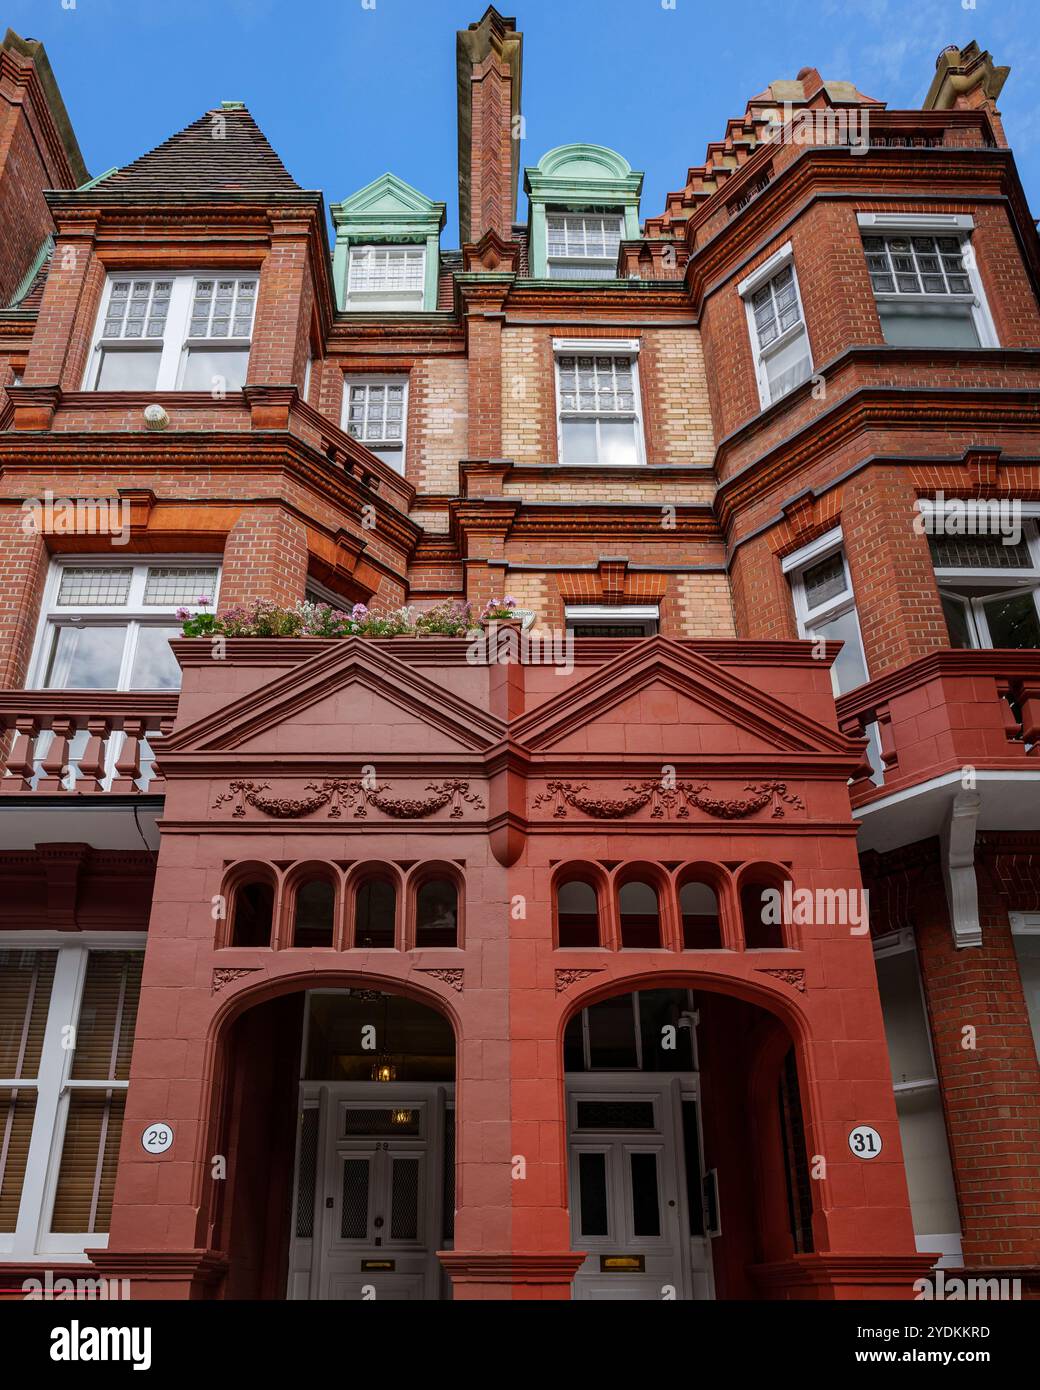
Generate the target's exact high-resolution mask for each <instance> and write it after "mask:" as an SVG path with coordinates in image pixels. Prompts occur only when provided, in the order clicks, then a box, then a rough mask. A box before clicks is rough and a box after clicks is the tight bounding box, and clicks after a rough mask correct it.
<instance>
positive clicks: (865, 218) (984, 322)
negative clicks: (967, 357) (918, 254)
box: [856, 212, 1000, 352]
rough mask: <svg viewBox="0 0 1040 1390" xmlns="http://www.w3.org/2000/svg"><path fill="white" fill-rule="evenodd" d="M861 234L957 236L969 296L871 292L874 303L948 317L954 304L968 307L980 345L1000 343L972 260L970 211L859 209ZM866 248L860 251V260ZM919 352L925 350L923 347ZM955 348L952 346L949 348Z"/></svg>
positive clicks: (858, 218)
mask: <svg viewBox="0 0 1040 1390" xmlns="http://www.w3.org/2000/svg"><path fill="white" fill-rule="evenodd" d="M856 222H857V224H858V225H859V230H860V235H861V236H880V237H883V236H935V237H940V236H948V237H957V238H958V240H959V241H960V243H961V247H962V251H963V252H964V253H965V254H964V256H963V259H964V272H965V274H966V275H967V277H968V281H969V283H970V285H971V299H970V301H969V299H968V297H967V296H966V295H949V294H900V293H898V292H893V293H888V292H887V291H883V292H882V293H880V294H879V293H878V292H877V291H876V290H875V291H874V299H875V301H876V302H877V303H878V304H901V305H906V304H922V305H930V306H932V307H934V308H937V309H939V310H944V309H945V310H946V311H947V313H948V314H949V316H950V317H953V316H955V315H954V312H953V311H954V310H955V308H956V307H960V308H961V309H963V308H965V307H968V306H969V305H970V308H971V318H972V323H973V324H974V326H975V332H976V334H977V335H978V339H979V347H980V348H996V347H999V346H1000V341H999V339H998V338H997V330H996V326H995V325H994V323H993V316H992V314H991V313H990V310H989V304H988V302H987V300H986V291H985V290H984V289H983V286H982V277H981V276H980V275H979V268H978V263H977V261H976V259H975V253H974V247H973V246H972V241H971V234H972V232H973V231H974V230H975V219H974V218H973V217H972V216H971V214H970V213H928V212H923V213H912V212H860V213H857V215H856ZM865 257H866V251H864V259H865ZM921 351H925V352H927V351H929V349H928V348H927V347H925V348H922V349H921ZM951 351H956V349H951Z"/></svg>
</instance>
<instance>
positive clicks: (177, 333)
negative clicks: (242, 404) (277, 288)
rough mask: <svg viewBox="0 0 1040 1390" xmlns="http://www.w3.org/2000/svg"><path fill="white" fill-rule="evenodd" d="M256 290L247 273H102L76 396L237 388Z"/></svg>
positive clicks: (241, 377) (220, 392)
mask: <svg viewBox="0 0 1040 1390" xmlns="http://www.w3.org/2000/svg"><path fill="white" fill-rule="evenodd" d="M257 285H258V277H257V275H256V274H255V273H253V274H238V273H232V274H223V275H220V274H197V275H182V274H177V275H173V274H165V275H164V274H128V275H110V276H109V277H108V280H107V282H106V284H105V290H104V294H103V296H102V302H101V312H100V313H99V315H98V322H97V327H96V330H95V333H94V341H93V344H92V350H91V354H90V358H89V360H88V364H87V371H86V376H85V378H84V382H83V387H84V390H95V391H208V392H211V393H212V394H213V395H214V396H216V397H218V398H219V397H220V396H222V395H223V394H224V393H225V392H227V391H238V390H240V389H241V388H242V386H243V385H244V384H245V379H246V369H247V366H248V363H249V347H250V343H251V341H252V334H253V317H254V311H255V308H256V294H257Z"/></svg>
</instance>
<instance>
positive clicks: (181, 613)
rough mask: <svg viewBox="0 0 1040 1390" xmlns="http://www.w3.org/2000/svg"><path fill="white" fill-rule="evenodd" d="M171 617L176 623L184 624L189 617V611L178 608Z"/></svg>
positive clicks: (188, 609)
mask: <svg viewBox="0 0 1040 1390" xmlns="http://www.w3.org/2000/svg"><path fill="white" fill-rule="evenodd" d="M173 616H174V617H175V618H176V619H177V621H178V622H180V623H186V622H187V621H188V619H189V618H190V617H191V609H190V608H178V609H177V612H176V613H175V614H174V615H173Z"/></svg>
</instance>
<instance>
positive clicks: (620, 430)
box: [553, 339, 645, 466]
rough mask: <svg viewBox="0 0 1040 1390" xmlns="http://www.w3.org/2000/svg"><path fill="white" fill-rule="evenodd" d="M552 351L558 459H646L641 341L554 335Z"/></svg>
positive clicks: (620, 462) (627, 462)
mask: <svg viewBox="0 0 1040 1390" xmlns="http://www.w3.org/2000/svg"><path fill="white" fill-rule="evenodd" d="M553 350H554V353H555V356H556V400H557V408H558V417H557V423H558V457H559V460H560V462H561V463H563V464H602V465H606V466H632V465H634V464H642V463H643V462H645V456H644V448H643V421H642V415H641V410H640V401H639V373H638V353H639V343H638V341H626V340H620V341H613V340H610V339H606V340H603V341H590V340H582V339H577V340H574V341H568V340H566V339H556V340H554V342H553Z"/></svg>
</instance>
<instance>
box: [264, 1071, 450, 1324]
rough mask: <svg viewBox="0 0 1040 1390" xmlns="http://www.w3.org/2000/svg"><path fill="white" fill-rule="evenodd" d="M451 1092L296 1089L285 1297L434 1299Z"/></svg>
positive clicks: (439, 1283)
mask: <svg viewBox="0 0 1040 1390" xmlns="http://www.w3.org/2000/svg"><path fill="white" fill-rule="evenodd" d="M452 1091H453V1088H452V1087H450V1086H436V1085H419V1084H411V1083H404V1082H401V1083H398V1082H389V1083H378V1082H373V1083H357V1082H353V1083H343V1084H328V1085H319V1084H315V1083H305V1084H304V1086H303V1088H302V1103H301V1123H300V1139H299V1143H298V1145H297V1160H296V1184H295V1196H296V1201H295V1210H294V1220H295V1226H294V1237H293V1242H292V1249H291V1251H290V1273H289V1297H290V1298H318V1299H377V1300H378V1299H386V1298H389V1299H409V1298H411V1299H436V1298H439V1297H440V1296H441V1293H442V1287H443V1280H442V1271H441V1266H440V1262H439V1261H438V1259H437V1253H436V1252H437V1251H438V1250H439V1249H442V1248H443V1244H444V1235H445V1222H444V1194H445V1190H446V1187H445V1182H444V1177H445V1163H448V1164H451V1163H452V1162H453V1153H452V1147H453V1146H452V1145H451V1144H450V1143H448V1144H446V1142H445V1139H446V1134H450V1132H451V1129H450V1114H449V1106H450V1103H451V1097H452ZM448 1190H450V1185H449V1189H448Z"/></svg>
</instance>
